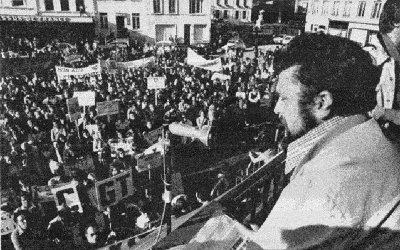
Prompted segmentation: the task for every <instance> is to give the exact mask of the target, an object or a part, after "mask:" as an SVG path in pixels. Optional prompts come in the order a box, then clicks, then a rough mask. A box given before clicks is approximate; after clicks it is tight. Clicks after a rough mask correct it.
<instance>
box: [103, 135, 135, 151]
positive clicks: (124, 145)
mask: <svg viewBox="0 0 400 250" xmlns="http://www.w3.org/2000/svg"><path fill="white" fill-rule="evenodd" d="M108 145H110V150H111V154H115V153H116V152H117V150H118V149H122V150H124V152H125V154H132V152H133V151H132V150H133V138H132V137H129V138H124V139H109V140H108Z"/></svg>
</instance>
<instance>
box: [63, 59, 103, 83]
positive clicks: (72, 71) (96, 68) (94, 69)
mask: <svg viewBox="0 0 400 250" xmlns="http://www.w3.org/2000/svg"><path fill="white" fill-rule="evenodd" d="M56 74H57V78H58V81H59V82H61V81H62V80H66V81H71V77H74V78H78V79H84V78H86V77H94V76H97V78H98V79H101V67H100V63H96V64H92V65H89V66H87V67H85V68H68V67H60V66H56Z"/></svg>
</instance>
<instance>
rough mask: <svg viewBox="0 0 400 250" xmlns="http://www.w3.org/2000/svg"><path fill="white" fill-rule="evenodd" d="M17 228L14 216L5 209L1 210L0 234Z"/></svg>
mask: <svg viewBox="0 0 400 250" xmlns="http://www.w3.org/2000/svg"><path fill="white" fill-rule="evenodd" d="M16 228H17V224H16V223H15V222H14V216H13V215H12V214H11V213H9V212H6V211H3V210H2V211H1V235H6V234H9V233H12V232H13V231H14V230H15V229H16Z"/></svg>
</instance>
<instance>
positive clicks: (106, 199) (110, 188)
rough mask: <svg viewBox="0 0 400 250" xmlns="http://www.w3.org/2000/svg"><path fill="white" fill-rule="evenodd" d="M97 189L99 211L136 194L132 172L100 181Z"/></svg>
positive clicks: (96, 185) (96, 184)
mask: <svg viewBox="0 0 400 250" xmlns="http://www.w3.org/2000/svg"><path fill="white" fill-rule="evenodd" d="M95 188H96V197H97V201H98V209H99V210H104V209H105V207H107V206H111V205H115V204H117V203H118V202H119V201H121V200H123V199H125V198H127V197H128V196H131V195H133V194H134V193H135V188H134V187H133V179H132V170H129V171H126V172H123V173H121V174H117V175H115V176H113V177H110V178H108V179H105V180H102V181H98V182H96V183H95Z"/></svg>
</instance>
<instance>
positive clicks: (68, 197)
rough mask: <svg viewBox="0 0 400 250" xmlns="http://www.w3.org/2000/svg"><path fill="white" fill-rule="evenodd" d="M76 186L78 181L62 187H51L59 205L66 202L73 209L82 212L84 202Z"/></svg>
mask: <svg viewBox="0 0 400 250" xmlns="http://www.w3.org/2000/svg"><path fill="white" fill-rule="evenodd" d="M76 186H77V184H76V183H70V184H67V185H64V186H61V187H57V188H53V189H51V192H52V193H53V194H54V198H55V200H56V204H57V206H61V205H63V204H65V205H66V206H68V207H69V208H71V210H72V211H78V212H80V213H82V212H83V209H82V204H81V201H80V199H79V195H78V191H77V189H76Z"/></svg>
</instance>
